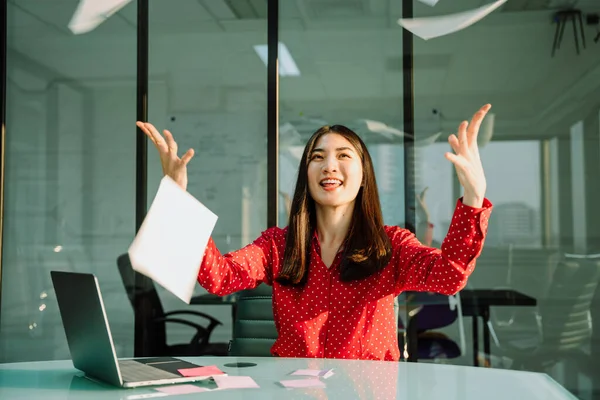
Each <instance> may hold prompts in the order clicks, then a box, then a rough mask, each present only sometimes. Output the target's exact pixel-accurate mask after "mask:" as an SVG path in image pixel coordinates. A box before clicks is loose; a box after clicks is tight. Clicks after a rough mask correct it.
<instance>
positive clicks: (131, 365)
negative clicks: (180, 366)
mask: <svg viewBox="0 0 600 400" xmlns="http://www.w3.org/2000/svg"><path fill="white" fill-rule="evenodd" d="M119 368H120V369H121V376H122V377H123V380H124V381H126V382H145V381H157V380H161V379H173V378H181V376H180V375H175V374H172V373H170V372H167V371H163V370H162V369H158V368H154V367H151V366H149V365H146V364H142V363H141V362H137V361H134V360H119Z"/></svg>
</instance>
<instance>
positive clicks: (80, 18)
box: [69, 0, 131, 35]
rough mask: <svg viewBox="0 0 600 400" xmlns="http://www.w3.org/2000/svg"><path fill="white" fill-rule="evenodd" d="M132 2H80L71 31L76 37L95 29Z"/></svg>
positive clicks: (116, 0)
mask: <svg viewBox="0 0 600 400" xmlns="http://www.w3.org/2000/svg"><path fill="white" fill-rule="evenodd" d="M130 2H131V0H80V1H79V5H78V6H77V9H76V10H75V13H74V14H73V17H71V21H70V22H69V29H70V30H71V32H73V33H74V34H76V35H80V34H82V33H86V32H89V31H91V30H93V29H95V28H96V27H97V26H98V25H100V24H101V23H102V22H104V21H106V20H107V19H108V18H109V17H110V16H111V15H113V14H114V13H116V12H117V11H119V10H120V9H121V8H123V7H125V6H126V5H127V4H128V3H130Z"/></svg>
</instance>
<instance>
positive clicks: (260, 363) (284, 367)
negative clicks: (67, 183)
mask: <svg viewBox="0 0 600 400" xmlns="http://www.w3.org/2000/svg"><path fill="white" fill-rule="evenodd" d="M181 358H182V359H184V360H186V361H191V362H193V363H195V364H198V365H204V366H206V365H216V366H217V367H219V368H220V369H221V370H222V371H224V372H226V373H228V374H229V375H245V376H251V377H252V378H253V379H254V380H255V381H256V383H258V385H259V386H260V388H258V389H228V390H215V391H209V392H202V393H193V394H189V395H188V394H180V395H170V396H169V395H167V396H165V394H163V393H161V392H158V391H156V390H155V389H154V388H153V387H148V388H138V389H120V388H115V387H111V386H108V385H105V384H101V383H96V382H93V381H90V380H88V379H86V378H84V377H82V373H81V372H80V371H77V370H75V369H74V368H73V366H72V363H71V361H46V362H30V363H14V364H0V399H3V400H4V399H6V400H9V399H28V400H29V399H44V400H48V399H84V400H85V399H119V400H137V399H146V398H155V397H157V398H158V397H172V396H174V399H175V400H179V399H181V400H184V399H192V398H202V399H279V398H285V399H342V400H350V399H419V400H430V399H431V400H433V399H435V400H438V399H439V400H483V399H485V400H500V399H502V400H505V399H527V400H567V399H569V400H576V398H575V397H574V396H572V395H571V394H570V393H569V392H568V391H566V390H565V389H564V388H563V387H562V386H560V385H559V384H558V383H557V382H555V381H554V380H552V379H551V378H550V377H549V376H547V375H545V374H539V373H532V372H520V371H510V370H501V369H489V368H476V367H463V366H452V365H441V364H426V363H406V362H399V363H397V362H380V361H356V360H332V359H287V358H267V357H265V358H260V357H253V358H245V357H181ZM235 362H250V363H255V364H256V366H253V367H246V368H231V367H226V366H225V364H228V363H235ZM306 368H309V369H326V368H327V369H328V368H333V369H334V375H333V376H331V377H330V378H328V379H325V380H323V382H325V384H326V388H325V389H286V388H284V387H282V386H281V385H279V384H278V383H277V382H278V381H280V380H285V379H301V378H302V377H291V376H289V374H290V373H291V372H293V371H295V370H297V369H306ZM313 379H316V378H313ZM194 385H198V386H205V387H207V385H209V384H208V383H195V384H194ZM212 385H214V383H213V384H212Z"/></svg>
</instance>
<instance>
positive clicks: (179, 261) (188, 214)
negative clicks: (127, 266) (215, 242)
mask: <svg viewBox="0 0 600 400" xmlns="http://www.w3.org/2000/svg"><path fill="white" fill-rule="evenodd" d="M216 223H217V216H216V215H215V214H213V212H212V211H210V210H209V209H208V208H206V207H205V206H204V205H203V204H202V203H200V202H199V201H198V200H197V199H196V198H194V196H192V195H191V194H189V193H188V192H186V191H185V190H183V189H181V188H180V187H179V186H178V185H177V184H176V183H175V181H173V180H172V179H171V178H169V177H168V176H165V177H164V178H163V179H162V180H161V182H160V186H159V188H158V191H157V193H156V197H155V198H154V201H153V202H152V205H151V206H150V209H149V210H148V214H147V215H146V218H145V219H144V222H143V223H142V226H141V227H140V230H139V231H138V233H137V235H136V237H135V239H134V240H133V243H131V246H130V247H129V258H130V259H131V265H132V267H133V269H134V270H136V271H138V272H139V273H141V274H143V275H145V276H147V277H149V278H151V279H152V280H154V281H155V282H156V283H158V284H159V285H161V286H162V287H164V288H165V289H167V290H168V291H170V292H171V293H173V294H174V295H175V296H177V297H179V298H180V299H181V300H183V301H184V302H186V303H188V304H189V303H190V300H191V298H192V294H193V292H194V287H195V285H196V280H197V277H198V271H199V269H200V263H201V261H202V258H203V257H204V250H205V249H206V244H207V243H208V239H209V238H210V235H211V233H212V231H213V229H214V227H215V224H216Z"/></svg>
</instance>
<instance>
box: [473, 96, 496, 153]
mask: <svg viewBox="0 0 600 400" xmlns="http://www.w3.org/2000/svg"><path fill="white" fill-rule="evenodd" d="M490 108H492V105H491V104H486V105H484V106H483V107H481V108H480V109H479V111H477V112H476V113H475V114H474V115H473V118H472V119H471V123H470V124H469V131H468V138H469V139H468V143H469V146H472V145H473V143H477V135H478V134H479V128H480V127H481V123H482V122H483V119H484V118H485V116H486V114H487V113H488V111H490Z"/></svg>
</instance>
